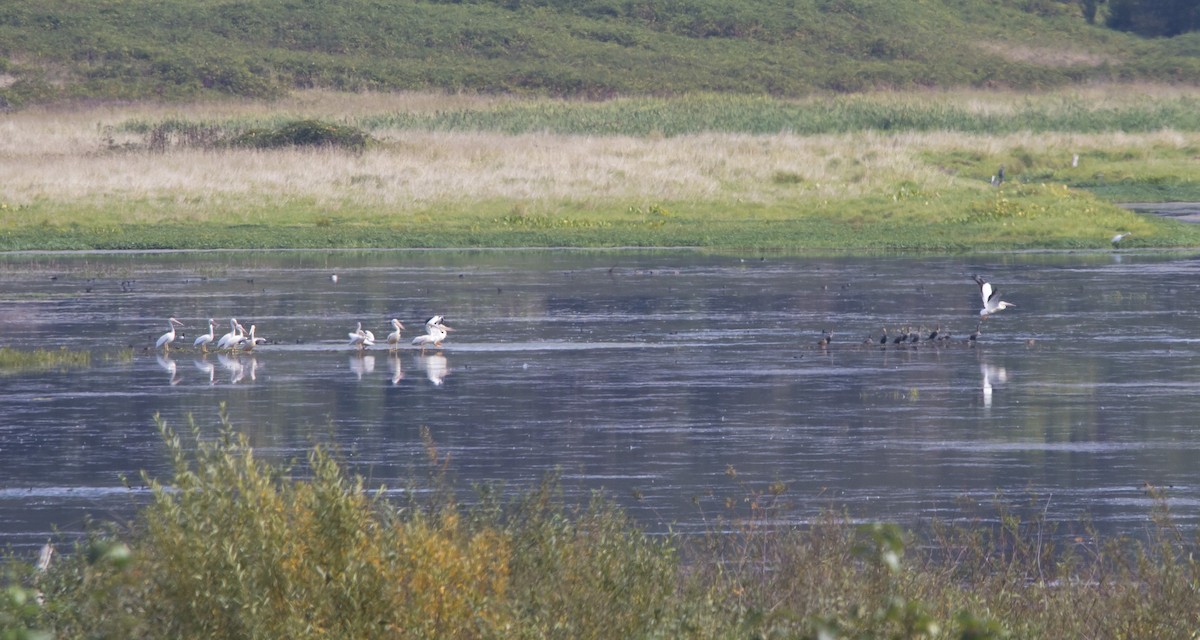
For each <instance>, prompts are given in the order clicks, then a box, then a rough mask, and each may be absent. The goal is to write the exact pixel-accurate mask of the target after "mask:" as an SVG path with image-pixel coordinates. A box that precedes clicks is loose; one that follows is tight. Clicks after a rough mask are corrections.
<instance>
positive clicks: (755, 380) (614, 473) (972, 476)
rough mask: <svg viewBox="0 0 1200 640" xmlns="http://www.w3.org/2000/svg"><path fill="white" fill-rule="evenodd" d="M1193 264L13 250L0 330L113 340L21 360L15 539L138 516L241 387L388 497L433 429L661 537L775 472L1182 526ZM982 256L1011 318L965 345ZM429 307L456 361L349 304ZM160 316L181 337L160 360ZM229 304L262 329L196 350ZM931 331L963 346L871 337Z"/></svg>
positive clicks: (1190, 457) (1193, 442) (264, 448)
mask: <svg viewBox="0 0 1200 640" xmlns="http://www.w3.org/2000/svg"><path fill="white" fill-rule="evenodd" d="M1198 272H1200V261H1198V260H1197V257H1196V256H1194V255H1190V254H1189V255H1181V254H1155V253H1145V254H1142V253H1127V252H1119V253H1115V252H1114V253H1087V254H1005V255H985V256H958V257H949V258H872V259H860V258H790V257H774V256H769V257H766V258H760V257H758V256H754V257H746V258H744V259H743V258H736V257H714V256H708V255H703V254H699V253H692V252H685V251H679V252H632V251H627V252H567V251H560V252H553V251H529V252H378V251H375V252H279V253H225V252H220V253H184V254H112V255H105V254H84V255H48V254H15V255H6V256H0V345H7V346H14V347H21V348H32V347H47V348H57V347H60V346H61V347H66V348H69V349H72V350H89V351H91V352H92V364H91V366H88V367H85V368H80V369H73V370H69V371H46V372H35V373H15V374H14V373H10V374H5V375H2V376H0V546H12V547H16V548H21V547H31V546H34V545H39V544H41V543H42V542H44V541H45V540H46V539H47V537H48V536H49V535H50V534H51V532H53V531H58V532H60V533H63V534H66V535H74V534H77V533H78V532H79V531H81V530H82V529H83V528H84V526H85V520H86V519H87V518H88V517H89V516H90V517H93V518H95V519H99V520H107V519H122V518H128V517H129V516H130V515H131V514H132V513H133V511H134V508H135V507H136V505H138V504H141V503H142V502H143V501H144V500H145V498H146V494H145V492H144V490H142V489H140V487H141V486H142V482H141V480H140V478H139V472H141V471H143V470H145V471H148V472H149V473H150V474H151V475H153V476H156V477H160V478H164V479H165V474H166V472H167V464H166V460H165V457H164V450H163V447H162V445H161V443H160V442H159V439H158V435H157V432H156V430H155V427H154V416H155V414H159V415H161V416H162V417H163V418H164V419H165V420H166V421H168V422H169V423H171V424H173V425H175V426H177V427H180V428H182V427H183V426H184V425H185V423H186V421H187V419H188V416H194V418H195V420H196V421H197V423H199V424H200V425H201V426H202V427H203V428H204V429H205V431H206V432H208V433H212V432H213V431H215V425H216V423H217V413H218V407H219V405H220V404H221V403H225V405H226V406H227V407H228V414H229V416H230V418H231V420H232V422H233V424H234V425H235V426H236V427H237V428H238V429H239V430H241V431H244V432H246V433H247V434H249V436H250V437H251V439H252V442H253V444H254V445H255V446H256V447H257V450H258V451H259V452H260V454H261V455H264V456H267V457H269V458H272V459H277V460H288V459H291V458H293V457H296V456H299V455H302V454H303V452H304V451H305V450H306V449H307V448H308V447H309V446H311V445H312V444H313V443H315V442H324V441H328V440H330V439H333V440H335V441H336V442H337V443H338V444H339V445H340V446H341V448H342V449H343V451H344V452H345V454H346V456H347V457H348V458H349V459H350V460H351V461H352V462H353V467H354V470H355V471H356V472H359V473H362V474H363V475H365V476H367V477H368V478H369V483H370V484H372V485H379V484H386V485H388V486H389V487H404V486H406V485H407V484H408V480H409V479H410V478H413V477H421V476H424V475H425V473H426V471H425V469H424V467H423V462H424V456H425V453H424V449H423V446H422V443H421V437H420V431H421V428H422V427H428V428H429V429H430V431H431V433H432V437H433V439H434V440H435V442H436V443H437V446H438V449H439V451H440V452H441V453H442V454H449V455H450V460H451V466H450V468H451V470H452V472H453V473H454V474H455V476H456V477H457V479H458V482H459V483H460V484H461V485H462V486H463V487H468V486H470V485H471V484H472V483H477V482H483V481H502V482H504V483H505V486H506V487H507V488H508V489H509V490H510V491H519V490H522V489H526V488H529V487H530V486H532V485H533V484H535V483H536V482H538V481H539V480H540V479H542V478H543V477H544V476H546V474H547V473H550V472H552V471H555V470H558V471H559V472H560V473H561V476H562V484H563V488H564V492H565V494H566V496H567V497H568V499H575V498H582V497H584V496H586V495H588V494H589V493H590V492H591V491H594V490H603V491H605V492H606V493H607V494H608V495H610V496H612V497H613V498H615V499H616V500H617V501H618V502H620V503H621V504H623V505H624V506H626V507H628V508H629V509H630V511H631V512H632V513H633V514H634V515H635V516H636V517H637V518H638V519H639V520H640V521H641V522H642V523H643V524H644V525H645V526H647V527H648V528H649V529H651V530H655V531H663V530H666V528H667V527H672V528H674V529H675V530H682V531H689V530H698V529H702V528H704V527H706V526H709V524H711V523H712V522H713V519H714V517H716V516H719V515H721V514H722V513H724V504H725V502H726V500H727V499H730V498H732V499H733V500H734V501H735V502H736V501H737V499H738V498H741V497H744V496H745V495H747V492H748V491H749V490H756V489H762V488H764V487H766V486H767V485H768V484H769V483H772V482H775V481H780V482H783V483H784V484H786V486H787V487H788V492H787V495H788V496H789V498H790V499H791V501H792V502H793V503H794V509H793V510H791V511H789V512H788V514H787V516H788V517H789V518H791V519H794V520H795V521H797V522H800V521H804V520H805V519H806V518H811V517H813V516H814V515H815V514H817V513H819V512H820V511H821V510H822V509H825V508H829V507H837V508H842V507H844V508H846V509H848V510H849V511H850V513H851V514H852V515H854V516H855V517H861V518H871V519H888V520H894V521H899V522H901V523H905V524H915V523H920V522H921V521H923V520H926V519H928V518H930V517H938V518H942V519H947V520H958V519H961V518H970V517H973V516H977V515H979V514H980V513H981V512H988V508H987V505H989V504H990V503H991V502H992V500H993V497H994V496H996V495H997V494H1003V495H1005V496H1009V497H1011V498H1013V499H1014V500H1016V501H1018V502H1019V501H1021V500H1028V501H1029V502H1030V503H1031V504H1036V509H1037V510H1038V511H1039V512H1042V511H1043V510H1044V512H1045V513H1046V515H1047V517H1048V518H1049V519H1051V520H1053V521H1055V522H1060V523H1063V526H1064V527H1066V528H1067V529H1068V530H1069V529H1071V528H1073V527H1077V526H1078V523H1079V522H1080V521H1082V520H1085V519H1090V520H1093V521H1095V522H1096V523H1098V524H1099V525H1100V527H1101V528H1102V529H1104V530H1106V531H1109V532H1116V533H1137V532H1139V531H1142V530H1144V529H1145V528H1146V526H1147V523H1148V516H1149V513H1150V510H1151V505H1152V502H1151V500H1150V498H1149V497H1148V496H1147V494H1146V492H1145V485H1146V483H1150V484H1152V485H1155V486H1160V487H1166V488H1168V494H1169V496H1170V505H1171V508H1172V510H1173V512H1174V513H1175V515H1176V517H1177V518H1178V519H1179V521H1180V522H1182V523H1184V524H1185V525H1188V526H1193V525H1194V524H1195V523H1196V520H1197V518H1198V517H1200V483H1198V482H1197V477H1198V472H1200V397H1198V395H1197V389H1198V388H1200V339H1198V338H1197V332H1196V328H1197V327H1198V326H1200V322H1198V320H1200V319H1198V317H1197V313H1196V310H1195V306H1196V305H1195V301H1196V300H1197V293H1198V289H1200V280H1198V279H1197V273H1198ZM335 273H336V274H337V275H338V280H337V282H334V281H333V279H332V278H331V275H332V274H335ZM972 273H981V274H983V275H985V276H986V277H987V278H988V279H989V280H991V281H992V282H993V283H995V285H996V286H997V287H998V288H999V289H1000V290H1001V292H1002V293H1003V297H1004V299H1005V300H1008V301H1010V302H1013V303H1015V304H1016V305H1017V306H1016V308H1014V309H1010V310H1008V311H1005V312H1003V313H1001V314H998V315H996V316H995V317H993V318H992V319H991V320H989V321H988V322H987V323H986V325H985V327H984V333H983V336H982V337H981V338H980V340H979V341H978V342H977V343H976V344H974V345H969V344H968V343H967V342H966V340H965V338H966V336H967V335H968V334H969V333H970V332H971V331H973V330H974V329H975V326H976V323H977V317H978V316H977V313H978V309H979V308H980V301H979V294H978V287H977V286H976V285H975V283H974V282H972V281H971V279H970V277H969V275H970V274H972ZM435 313H436V314H444V315H445V316H446V318H447V320H446V323H447V324H448V325H450V326H452V327H454V328H455V329H456V331H454V332H453V333H451V334H450V338H449V339H448V340H447V341H446V345H445V348H444V350H442V351H441V352H440V353H435V352H427V353H426V354H424V355H421V354H420V353H419V352H418V351H416V350H414V349H412V348H411V347H406V348H405V349H403V350H402V351H400V352H399V353H397V354H394V355H390V354H389V353H388V352H387V350H386V348H384V347H382V346H379V347H376V348H375V349H374V350H372V351H370V352H368V353H367V354H366V355H364V356H358V355H356V354H355V353H354V351H353V350H352V349H351V348H350V347H349V346H348V344H347V342H348V339H347V333H348V332H349V331H352V330H353V329H354V326H355V324H356V323H357V322H359V321H361V322H363V323H364V324H365V325H366V326H367V327H368V328H370V329H372V330H373V331H375V332H376V333H377V334H379V337H380V339H381V340H380V341H381V342H382V336H383V334H386V333H387V332H388V330H389V329H388V321H389V320H390V319H391V318H393V317H395V318H399V319H400V320H401V321H403V322H404V323H405V325H406V326H407V331H406V332H405V343H407V342H408V340H409V339H411V338H412V337H413V336H415V335H417V333H418V332H419V331H421V330H422V329H421V324H422V322H423V321H424V319H425V318H427V317H428V316H430V315H433V314H435ZM169 316H175V317H177V318H179V319H180V320H182V321H183V322H184V323H185V325H186V327H185V328H184V329H183V333H184V334H185V335H184V336H181V337H180V338H179V339H178V341H177V343H176V344H177V345H187V347H188V348H186V349H176V350H174V351H172V352H171V354H170V355H169V356H167V357H162V356H159V355H156V354H155V353H154V352H153V343H154V340H155V339H156V338H157V337H158V336H159V335H160V334H162V333H163V332H164V331H166V329H167V325H166V318H167V317H169ZM230 316H234V317H236V318H238V319H239V320H241V321H242V323H243V324H244V325H245V326H246V327H247V328H248V327H249V326H250V325H251V324H254V325H256V327H257V334H258V335H260V336H263V337H266V338H268V339H269V340H271V343H269V344H267V345H264V346H262V347H260V348H259V349H258V350H257V351H255V352H254V353H253V354H247V355H241V356H239V357H236V358H233V357H229V356H224V355H219V354H209V355H207V356H202V355H200V354H195V353H192V352H191V351H190V345H191V343H192V340H193V338H194V337H195V336H197V335H199V334H200V333H202V332H204V331H206V329H207V327H206V324H205V323H206V321H207V319H208V318H210V317H211V318H215V319H216V320H217V323H218V335H220V334H221V333H223V332H224V331H227V330H228V328H227V327H228V321H229V318H230ZM938 324H941V326H942V329H943V331H944V332H945V331H948V332H950V334H951V338H952V339H951V340H949V341H944V342H939V343H937V344H929V343H925V344H920V345H917V346H908V347H897V346H894V345H890V344H889V346H888V347H887V348H880V347H879V346H878V345H877V344H872V345H871V346H863V345H862V342H863V340H864V339H865V338H866V337H867V336H872V337H873V338H874V339H875V340H878V338H879V336H880V333H881V330H882V328H883V327H887V328H888V330H889V332H890V334H891V335H893V336H894V335H895V334H896V332H898V331H899V330H900V329H901V328H902V327H905V326H911V327H913V328H919V327H922V328H923V329H924V332H925V333H928V332H929V331H931V330H932V329H933V328H934V327H935V326H937V325H938ZM824 329H832V330H833V331H834V332H835V333H834V340H833V343H832V344H831V345H830V347H829V348H828V349H821V348H818V347H817V346H816V343H817V340H818V339H819V338H820V336H821V332H822V330H824ZM130 346H132V348H133V350H134V356H133V357H132V359H130V358H128V357H121V355H120V354H121V352H122V350H123V349H127V348H128V347H130ZM731 470H732V471H736V477H731V475H732V474H731V473H730V472H731ZM123 479H125V480H123ZM126 480H127V481H128V483H129V485H130V486H131V487H132V488H127V487H126V486H125V481H126ZM980 505H983V506H982V507H980Z"/></svg>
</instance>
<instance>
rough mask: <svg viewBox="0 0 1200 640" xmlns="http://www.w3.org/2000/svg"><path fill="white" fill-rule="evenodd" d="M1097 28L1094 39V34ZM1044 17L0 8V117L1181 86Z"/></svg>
mask: <svg viewBox="0 0 1200 640" xmlns="http://www.w3.org/2000/svg"><path fill="white" fill-rule="evenodd" d="M1101 22H1102V21H1098V23H1101ZM1198 52H1200V36H1198V35H1196V34H1190V35H1185V36H1181V37H1178V38H1173V39H1142V38H1139V37H1137V36H1132V35H1129V34H1125V33H1119V32H1115V31H1112V30H1110V29H1107V28H1106V27H1104V26H1100V24H1097V25H1089V24H1088V23H1087V22H1086V21H1085V20H1084V19H1083V17H1082V14H1081V11H1080V8H1079V6H1078V4H1077V3H1075V2H1060V1H1057V0H739V1H737V2H728V1H726V2H722V1H718V0H467V1H465V2H438V1H429V0H406V1H403V2H394V1H390V0H241V1H237V0H76V1H68V0H6V1H5V2H4V3H0V106H5V105H8V106H11V107H20V106H23V105H28V104H33V103H38V102H47V101H58V100H63V99H93V98H99V99H144V98H158V99H167V100H183V99H196V98H203V97H210V96H229V95H234V96H246V97H272V96H277V95H281V94H282V93H284V92H286V91H289V90H291V89H294V88H308V87H322V88H332V89H339V90H362V89H375V90H397V89H405V90H411V89H445V90H463V91H484V92H514V93H528V94H536V95H558V96H581V97H591V98H595V97H608V96H612V95H644V94H654V95H674V94H680V93H692V92H736V93H750V94H764V95H774V96H798V95H804V94H808V93H811V92H813V91H839V92H846V91H858V90H864V89H873V88H898V89H906V88H915V87H963V86H973V87H988V88H990V87H996V88H1020V89H1046V88H1053V87H1059V86H1063V85H1068V84H1072V83H1081V82H1090V81H1096V80H1131V79H1140V80H1153V81H1159V82H1161V81H1183V82H1194V81H1195V79H1197V78H1200V56H1197V55H1196V54H1197V53H1198Z"/></svg>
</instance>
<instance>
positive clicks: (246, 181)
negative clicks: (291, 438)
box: [0, 85, 1200, 253]
mask: <svg viewBox="0 0 1200 640" xmlns="http://www.w3.org/2000/svg"><path fill="white" fill-rule="evenodd" d="M1130 89H1137V91H1136V92H1134V95H1130ZM1193 111H1194V112H1200V90H1188V89H1179V88H1166V87H1132V88H1131V87H1127V86H1115V85H1114V86H1111V87H1107V88H1093V89H1091V90H1090V91H1089V92H1073V93H1051V94H1041V95H1026V94H1015V93H1013V94H1010V93H992V94H984V93H979V92H967V91H964V92H945V93H932V92H930V93H905V94H894V93H887V94H869V95H864V96H849V97H838V96H831V97H816V98H812V99H808V100H776V99H763V98H737V97H728V96H725V97H721V96H690V97H680V98H676V99H669V100H668V99H640V98H638V99H617V100H609V101H604V102H583V101H558V100H550V99H516V98H499V97H490V98H487V97H481V96H465V95H463V96H455V95H437V94H388V95H382V94H335V93H328V92H316V91H314V92H307V93H299V94H295V95H293V96H291V97H289V98H288V99H286V100H283V101H278V102H225V103H204V104H193V105H153V104H132V105H103V106H91V107H75V108H56V109H44V110H30V111H25V112H17V113H14V114H12V115H10V116H8V117H7V119H6V120H5V121H4V122H0V132H2V133H4V134H5V136H3V137H0V139H2V140H3V141H2V142H0V170H2V171H3V172H4V174H5V175H6V177H7V178H6V181H5V182H4V183H3V184H0V250H4V251H14V250H38V249H46V250H56V249H61V250H81V249H215V248H243V249H259V248H392V247H396V248H404V247H411V248H432V247H446V248H477V247H479V248H481V247H619V246H632V247H669V246H688V247H696V248H702V249H705V250H710V251H740V250H748V249H752V250H762V251H789V252H804V251H845V252H858V253H878V252H960V251H980V250H1009V249H1101V248H1105V247H1107V246H1108V239H1109V238H1110V237H1111V236H1112V235H1114V234H1115V233H1118V232H1129V231H1132V232H1133V234H1134V235H1133V236H1132V237H1131V238H1130V240H1129V241H1128V244H1129V246H1138V247H1147V248H1149V247H1154V248H1174V247H1196V246H1200V229H1197V228H1196V227H1195V226H1192V225H1188V224H1184V223H1179V222H1176V221H1171V220H1163V219H1158V218H1156V217H1153V216H1147V215H1141V214H1136V213H1132V212H1129V211H1126V210H1124V209H1122V208H1120V207H1119V206H1116V205H1115V204H1114V202H1120V201H1144V200H1148V199H1149V200H1200V168H1198V167H1197V166H1196V163H1195V162H1194V158H1195V157H1197V155H1198V154H1200V120H1197V119H1195V118H1190V117H1184V116H1181V115H1180V114H1185V113H1189V112H1193ZM302 118H308V119H314V120H313V121H314V122H318V123H321V122H325V123H330V124H329V127H331V128H334V127H336V128H338V129H339V130H346V131H352V132H361V133H362V134H363V135H364V136H366V137H367V138H368V139H369V143H368V144H366V145H365V146H355V147H354V148H346V149H342V148H338V147H336V146H331V145H325V146H319V147H306V146H285V147H282V148H246V147H242V146H230V145H228V144H226V143H224V142H223V141H224V140H235V139H246V132H247V131H251V132H256V131H261V132H266V133H271V132H273V131H278V130H279V128H280V127H285V126H287V125H288V123H294V122H296V121H297V120H298V119H302ZM789 123H790V124H789ZM322 126H323V125H322ZM772 131H773V132H772ZM799 132H804V133H799ZM356 140H358V141H359V142H361V138H356ZM1001 166H1003V167H1005V170H1006V180H1005V181H1004V182H1003V183H1001V184H1000V185H999V186H998V187H996V186H993V185H992V184H991V183H990V180H991V177H992V176H993V175H995V174H997V173H998V171H999V167H1001Z"/></svg>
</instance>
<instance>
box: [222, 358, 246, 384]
mask: <svg viewBox="0 0 1200 640" xmlns="http://www.w3.org/2000/svg"><path fill="white" fill-rule="evenodd" d="M217 362H220V363H221V367H223V368H224V369H225V370H226V371H228V372H229V384H237V383H239V382H241V381H242V378H245V377H246V367H245V365H243V364H242V362H241V361H240V360H238V359H237V358H235V357H233V356H229V355H226V354H224V353H218V354H217Z"/></svg>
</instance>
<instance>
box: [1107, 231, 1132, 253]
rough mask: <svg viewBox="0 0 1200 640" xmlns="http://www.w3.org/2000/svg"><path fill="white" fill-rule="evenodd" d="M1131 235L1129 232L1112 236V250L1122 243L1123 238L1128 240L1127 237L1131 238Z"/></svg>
mask: <svg viewBox="0 0 1200 640" xmlns="http://www.w3.org/2000/svg"><path fill="white" fill-rule="evenodd" d="M1131 235H1133V232H1132V231H1129V232H1126V233H1118V234H1117V235H1115V236H1113V237H1112V246H1113V248H1114V249H1116V248H1117V245H1119V244H1121V241H1122V240H1124V239H1125V238H1128V237H1129V236H1131Z"/></svg>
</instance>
